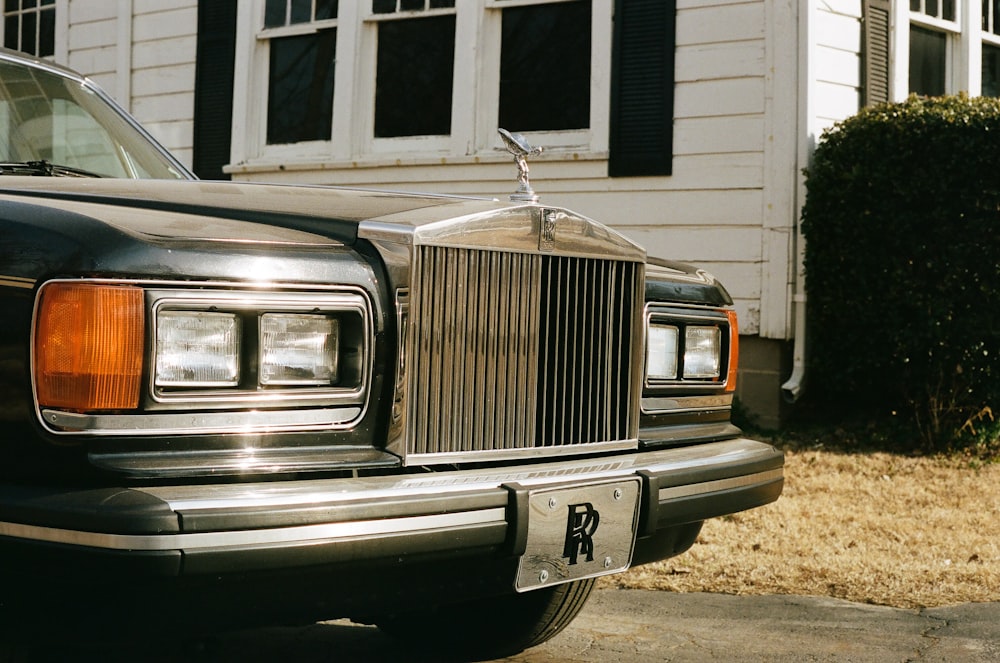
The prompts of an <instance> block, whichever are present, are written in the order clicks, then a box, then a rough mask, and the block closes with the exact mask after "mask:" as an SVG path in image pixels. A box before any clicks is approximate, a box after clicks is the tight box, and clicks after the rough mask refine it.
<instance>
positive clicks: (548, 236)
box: [538, 209, 556, 253]
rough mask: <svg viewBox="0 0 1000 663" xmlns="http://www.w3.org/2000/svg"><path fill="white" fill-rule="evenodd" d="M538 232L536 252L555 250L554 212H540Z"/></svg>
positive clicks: (547, 210) (548, 210) (549, 210)
mask: <svg viewBox="0 0 1000 663" xmlns="http://www.w3.org/2000/svg"><path fill="white" fill-rule="evenodd" d="M539 225H540V228H539V231H538V250H539V251H544V252H547V253H548V252H551V251H553V250H554V249H555V248H556V211H555V210H552V209H545V210H542V219H541V223H540V224H539Z"/></svg>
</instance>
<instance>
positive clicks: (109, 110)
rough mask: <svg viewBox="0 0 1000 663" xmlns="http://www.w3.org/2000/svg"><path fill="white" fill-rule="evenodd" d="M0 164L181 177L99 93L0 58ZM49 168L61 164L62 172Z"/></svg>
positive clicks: (135, 176) (99, 173)
mask: <svg viewBox="0 0 1000 663" xmlns="http://www.w3.org/2000/svg"><path fill="white" fill-rule="evenodd" d="M0 162H4V163H5V164H20V163H24V164H32V165H33V166H34V165H36V164H38V163H44V166H45V168H47V169H48V172H44V173H40V172H39V173H36V174H48V175H53V174H54V175H60V174H65V173H66V172H69V171H70V170H76V171H78V172H80V173H87V174H92V175H94V176H99V177H120V178H128V179H140V178H154V179H184V178H185V177H186V176H185V174H184V173H183V172H182V171H180V170H179V169H178V168H177V167H175V166H174V164H173V163H172V162H171V161H170V160H169V159H168V158H167V157H165V156H164V155H163V154H162V153H161V152H160V151H159V150H158V149H157V147H156V146H155V145H153V144H152V143H150V141H149V140H148V139H147V138H146V137H145V136H144V135H143V134H142V133H141V132H139V131H138V130H136V128H135V127H133V126H132V125H131V124H130V123H129V122H128V121H127V120H126V119H125V118H124V117H122V116H121V115H120V114H119V113H118V112H117V111H116V110H115V109H114V108H113V107H112V106H110V105H109V104H108V103H107V102H106V101H105V100H104V99H103V98H102V97H101V96H100V95H98V94H97V93H96V92H94V91H93V90H91V89H90V88H88V87H86V86H84V85H81V84H79V83H78V82H76V81H73V80H71V79H68V78H64V77H62V76H59V75H57V74H55V73H52V72H49V71H46V70H43V69H36V68H33V67H29V66H25V65H23V64H19V63H16V62H5V61H0ZM50 166H60V167H63V169H62V170H59V169H57V168H51V167H50Z"/></svg>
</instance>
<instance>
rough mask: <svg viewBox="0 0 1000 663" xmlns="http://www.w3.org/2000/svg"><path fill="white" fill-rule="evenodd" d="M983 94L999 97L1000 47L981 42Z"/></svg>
mask: <svg viewBox="0 0 1000 663" xmlns="http://www.w3.org/2000/svg"><path fill="white" fill-rule="evenodd" d="M983 96H984V97H1000V48H997V47H996V46H990V45H989V44H983Z"/></svg>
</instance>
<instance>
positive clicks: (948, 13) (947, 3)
mask: <svg viewBox="0 0 1000 663" xmlns="http://www.w3.org/2000/svg"><path fill="white" fill-rule="evenodd" d="M941 8H942V12H941V18H943V19H944V20H946V21H954V20H955V0H944V2H943V3H942V4H941Z"/></svg>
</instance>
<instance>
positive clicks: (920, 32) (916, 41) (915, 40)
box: [910, 25, 948, 97]
mask: <svg viewBox="0 0 1000 663" xmlns="http://www.w3.org/2000/svg"><path fill="white" fill-rule="evenodd" d="M947 45H948V44H947V36H946V35H945V34H944V33H943V32H937V31H935V30H928V29H926V28H921V27H919V26H916V25H911V26H910V92H911V93H913V94H921V95H925V96H929V97H934V96H940V95H942V94H944V93H945V81H946V67H947V62H948V60H947Z"/></svg>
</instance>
